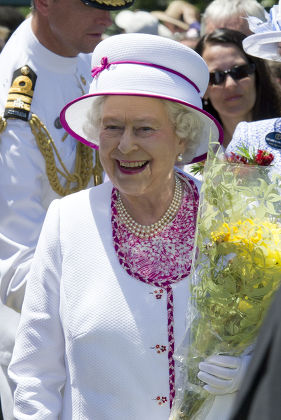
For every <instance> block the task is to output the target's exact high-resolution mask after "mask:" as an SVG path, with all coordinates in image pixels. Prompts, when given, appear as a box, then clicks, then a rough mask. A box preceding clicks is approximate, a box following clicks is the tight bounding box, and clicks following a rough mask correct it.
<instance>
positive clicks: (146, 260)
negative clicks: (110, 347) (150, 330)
mask: <svg viewBox="0 0 281 420" xmlns="http://www.w3.org/2000/svg"><path fill="white" fill-rule="evenodd" d="M178 176H179V177H180V178H181V179H182V180H183V181H184V182H183V186H184V188H183V199H182V203H181V205H180V208H179V211H178V213H177V215H176V217H175V218H174V219H173V220H172V221H171V222H170V223H169V224H168V225H166V226H165V227H164V228H163V230H161V231H160V232H159V233H158V234H157V235H155V236H151V237H147V238H139V237H137V236H135V235H134V234H133V233H131V232H130V231H129V230H128V229H127V227H126V225H125V224H124V223H123V222H122V221H121V220H120V219H119V217H118V212H117V208H116V203H117V199H118V192H117V190H116V189H115V188H113V190H112V196H111V222H112V234H113V241H114V248H115V252H116V254H117V256H118V259H119V263H120V264H121V265H122V267H123V268H124V269H125V270H126V271H127V273H128V274H129V275H131V276H132V277H134V278H136V279H138V280H140V281H142V282H145V283H148V284H151V285H152V286H154V287H158V288H160V289H161V290H165V292H166V293H167V319H168V322H167V324H168V342H169V347H168V349H167V350H168V351H167V353H168V360H169V387H170V398H169V399H170V406H171V405H172V401H173V398H174V395H175V362H174V359H173V354H174V312H173V289H172V284H173V283H177V282H178V281H181V280H182V279H184V278H185V277H187V276H188V275H189V273H190V268H191V260H192V252H193V243H194V236H195V224H196V215H197V210H198V201H199V195H198V191H197V188H196V186H195V184H194V182H193V181H192V180H190V179H189V178H188V177H186V176H185V175H182V174H178Z"/></svg>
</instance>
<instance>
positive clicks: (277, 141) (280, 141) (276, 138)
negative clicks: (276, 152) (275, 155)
mask: <svg viewBox="0 0 281 420" xmlns="http://www.w3.org/2000/svg"><path fill="white" fill-rule="evenodd" d="M265 141H266V143H267V144H268V145H269V146H271V147H273V148H274V149H281V133H279V132H278V131H273V132H272V133H268V134H267V135H266V136H265Z"/></svg>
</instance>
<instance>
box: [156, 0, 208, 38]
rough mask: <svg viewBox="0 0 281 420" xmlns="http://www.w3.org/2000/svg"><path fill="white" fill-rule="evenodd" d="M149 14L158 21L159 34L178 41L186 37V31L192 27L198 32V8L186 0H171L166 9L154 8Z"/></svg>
mask: <svg viewBox="0 0 281 420" xmlns="http://www.w3.org/2000/svg"><path fill="white" fill-rule="evenodd" d="M151 14H152V15H153V16H155V17H156V18H157V19H158V20H159V22H160V24H159V28H158V33H159V35H161V36H167V37H170V38H174V39H176V40H179V41H180V40H182V39H185V38H186V36H187V35H186V33H187V32H188V31H189V30H190V29H192V28H193V29H195V30H197V31H198V32H199V29H200V23H199V22H200V12H199V9H198V8H197V7H196V6H194V5H192V4H190V3H188V2H187V1H183V0H173V1H172V2H171V3H170V4H169V5H168V7H167V8H166V10H164V11H161V10H154V11H152V12H151Z"/></svg>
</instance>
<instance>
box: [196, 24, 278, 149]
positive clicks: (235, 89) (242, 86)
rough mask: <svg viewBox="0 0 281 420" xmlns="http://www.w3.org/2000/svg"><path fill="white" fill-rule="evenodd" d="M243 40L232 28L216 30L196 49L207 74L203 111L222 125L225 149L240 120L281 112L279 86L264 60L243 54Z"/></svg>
mask: <svg viewBox="0 0 281 420" xmlns="http://www.w3.org/2000/svg"><path fill="white" fill-rule="evenodd" d="M245 38H246V36H245V35H244V34H242V33H240V32H238V31H235V30H232V29H217V30H215V31H214V32H212V33H210V34H206V35H204V36H203V37H202V38H201V39H200V41H199V43H198V44H197V46H196V51H197V52H198V53H199V54H200V55H201V56H202V57H203V59H204V60H205V62H206V63H207V65H208V68H209V72H210V80H209V86H208V89H207V91H206V93H205V95H204V109H205V110H206V111H208V112H209V113H211V114H212V115H214V116H215V117H216V119H217V120H218V121H219V122H220V123H221V125H222V127H223V130H224V142H223V146H224V147H225V148H226V147H227V146H228V144H229V142H230V140H231V139H232V136H233V133H234V130H235V128H236V126H237V124H239V123H240V122H241V121H248V122H249V121H256V120H260V119H262V118H273V117H278V116H279V115H280V110H281V96H280V90H279V86H277V84H276V83H275V82H274V80H273V78H272V76H271V72H270V71H269V69H268V67H267V65H266V63H265V61H264V60H262V59H259V58H256V57H253V56H251V55H249V54H247V53H245V51H244V49H243V44H242V42H243V40H244V39H245Z"/></svg>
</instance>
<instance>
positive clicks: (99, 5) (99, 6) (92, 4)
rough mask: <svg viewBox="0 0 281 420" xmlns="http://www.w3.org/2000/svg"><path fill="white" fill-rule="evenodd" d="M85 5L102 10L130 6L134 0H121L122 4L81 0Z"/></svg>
mask: <svg viewBox="0 0 281 420" xmlns="http://www.w3.org/2000/svg"><path fill="white" fill-rule="evenodd" d="M81 1H82V2H83V3H84V4H85V5H86V6H90V7H95V8H96V9H103V10H121V9H127V8H128V7H131V6H132V5H133V3H134V1H135V0H123V3H124V4H123V5H116V6H114V5H111V4H102V3H99V2H97V1H96V0H81Z"/></svg>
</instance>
